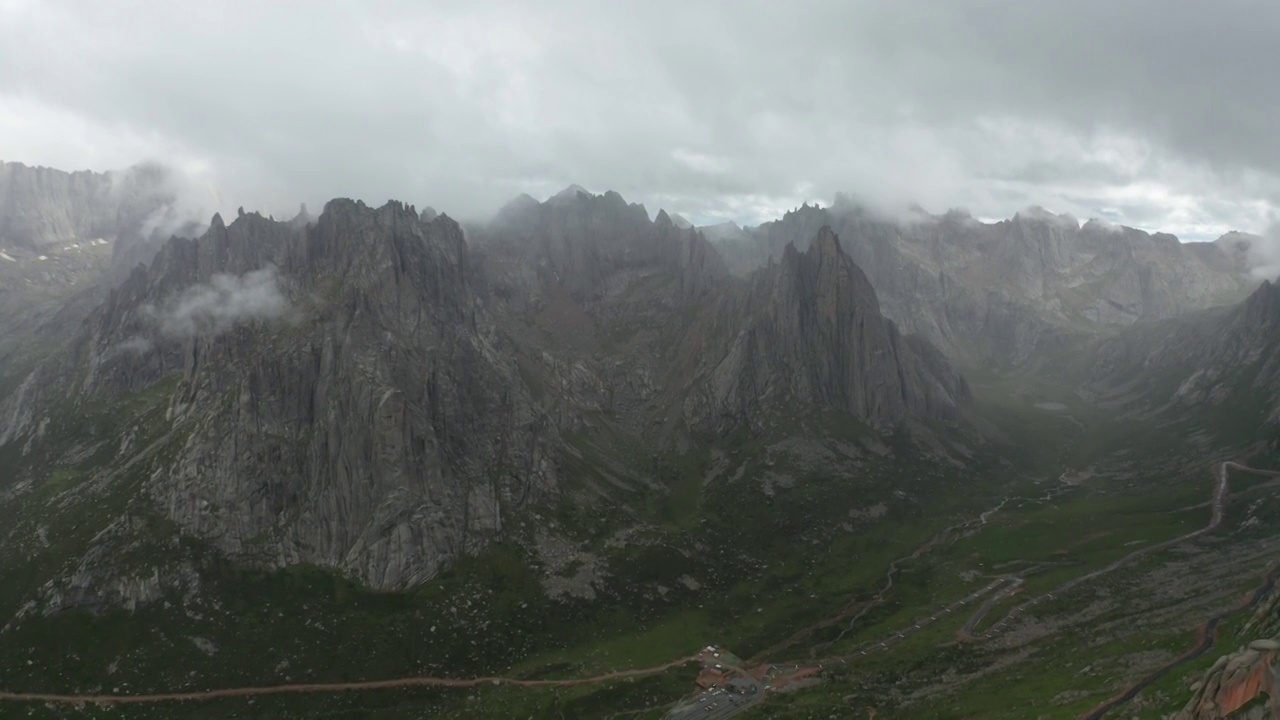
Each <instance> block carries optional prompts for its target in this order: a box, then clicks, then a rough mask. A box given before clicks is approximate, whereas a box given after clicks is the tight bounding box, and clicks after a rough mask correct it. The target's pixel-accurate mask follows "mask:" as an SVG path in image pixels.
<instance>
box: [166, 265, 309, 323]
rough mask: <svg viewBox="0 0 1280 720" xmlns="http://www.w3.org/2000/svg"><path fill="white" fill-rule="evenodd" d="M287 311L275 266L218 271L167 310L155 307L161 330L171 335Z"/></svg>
mask: <svg viewBox="0 0 1280 720" xmlns="http://www.w3.org/2000/svg"><path fill="white" fill-rule="evenodd" d="M287 310H288V301H287V300H286V299H285V297H284V294H283V293H282V292H281V291H280V283H279V278H278V277H277V275H276V271H275V268H273V267H267V268H263V269H261V270H254V271H251V272H248V273H245V274H244V275H241V276H236V275H229V274H218V275H214V276H213V277H212V278H211V279H210V281H209V282H208V283H204V284H200V285H195V286H193V287H190V288H187V289H186V290H185V291H183V293H182V294H181V295H180V296H179V297H178V298H177V300H176V301H174V302H173V303H171V304H170V305H169V306H168V307H166V308H164V309H159V310H157V309H155V308H152V309H151V312H152V313H153V314H154V315H155V316H156V317H157V318H158V320H159V325H160V331H161V332H162V333H164V334H165V335H168V336H171V337H191V336H194V335H197V334H201V333H218V332H222V331H224V330H227V329H229V328H231V327H233V326H234V325H237V324H239V323H242V322H248V321H252V320H267V319H272V318H278V317H281V316H283V315H284V314H285V312H286V311H287Z"/></svg>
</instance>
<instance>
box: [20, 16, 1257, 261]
mask: <svg viewBox="0 0 1280 720" xmlns="http://www.w3.org/2000/svg"><path fill="white" fill-rule="evenodd" d="M1278 36H1280V3H1276V2H1274V0H1259V1H1257V2H1250V1H1246V0H1235V1H1232V0H1226V1H1224V0H1218V1H1217V2H1193V1H1191V0H1185V1H1183V0H1125V1H1124V2H1117V1H1116V0H1063V1H1062V2H1049V1H1046V2H1026V1H1025V0H1022V1H1014V0H986V1H980V0H972V1H959V0H934V1H932V2H925V1H924V0H919V1H916V0H890V1H886V2H857V1H855V0H832V1H831V2H796V3H784V2H776V1H773V0H770V1H767V2H765V1H760V2H754V1H752V0H733V1H732V2H695V3H690V2H686V1H681V2H666V1H665V0H644V1H643V2H617V3H600V2H595V1H590V2H576V1H574V0H539V1H538V2H518V3H517V2H511V3H498V2H484V1H479V2H477V1H476V0H468V1H466V2H379V3H371V2H349V3H345V2H333V3H325V4H324V7H321V3H302V2H286V1H284V0H270V1H268V0H254V1H253V2H221V1H219V0H201V1H200V2H170V1H167V0H166V1H164V2H141V1H138V2H131V1H128V0H112V1H111V2H70V1H63V0H0V159H5V160H17V161H22V162H26V163H28V164H42V165H51V166H54V167H59V168H63V169H80V168H91V169H97V170H105V169H111V168H121V167H124V166H127V165H130V164H133V163H135V162H138V161H142V160H146V159H160V160H162V161H167V162H169V163H171V164H174V165H176V166H178V167H180V168H182V169H183V170H185V171H186V172H188V173H190V174H191V175H192V176H194V177H196V178H198V180H199V182H200V183H201V184H202V186H206V187H216V188H217V189H218V191H219V193H220V195H219V198H220V200H219V202H220V204H221V205H222V206H223V207H224V208H228V207H230V208H234V207H235V206H236V205H244V206H245V207H246V208H249V209H255V208H256V209H262V210H263V211H265V212H274V213H276V214H281V213H285V212H292V211H293V210H294V209H295V208H296V205H297V203H298V202H299V201H306V202H309V203H316V204H319V203H322V202H323V201H324V200H325V199H327V198H330V197H333V196H350V197H358V198H362V199H364V200H366V201H367V202H372V203H381V202H382V201H385V200H387V199H389V198H395V199H401V200H405V201H407V202H412V203H414V204H416V205H418V206H419V207H421V206H423V205H432V206H434V207H436V208H438V209H441V210H445V211H447V212H450V213H451V214H454V215H457V216H464V217H465V216H469V215H476V214H479V213H484V212H486V211H491V210H493V209H495V208H496V207H497V206H499V205H500V204H501V203H503V202H504V201H506V200H508V199H510V198H511V197H513V196H514V195H516V194H517V193H519V192H522V191H523V192H529V193H530V194H533V195H534V196H535V197H544V196H546V195H548V194H550V193H552V192H554V191H556V190H558V189H560V188H562V187H564V186H565V185H567V184H569V183H579V184H581V185H583V186H585V187H587V188H588V189H591V190H594V191H603V190H606V189H615V190H618V191H619V192H621V193H622V194H623V195H624V196H626V197H627V198H628V199H630V200H633V201H639V202H644V203H645V204H646V205H647V206H648V207H649V209H650V210H651V211H656V209H657V208H658V207H665V208H667V209H668V210H673V211H676V212H680V213H682V214H684V215H686V216H688V217H690V218H691V219H693V220H695V221H699V222H713V221H717V220H722V219H733V220H737V221H739V222H744V223H751V224H754V223H756V222H759V221H760V220H763V219H769V218H771V217H774V216H776V215H778V214H780V213H781V212H783V211H784V210H786V209H788V208H790V207H793V206H795V205H798V204H799V203H800V202H802V201H815V200H816V201H822V202H823V203H824V204H825V203H826V202H829V201H830V199H831V198H832V197H833V195H834V194H835V192H837V191H840V190H846V191H850V192H853V193H856V194H860V195H863V196H865V197H867V198H870V199H872V200H875V201H878V202H886V203H905V202H910V201H915V202H919V203H920V204H922V205H923V206H924V207H926V208H927V209H929V210H931V211H935V212H940V211H942V210H945V209H946V208H948V207H953V206H958V207H965V208H967V209H969V210H970V211H971V212H972V213H973V214H974V215H976V216H979V217H986V218H993V217H1003V216H1008V215H1010V214H1012V213H1013V212H1015V211H1016V210H1018V209H1019V208H1021V207H1024V206H1027V205H1030V204H1038V205H1042V206H1044V207H1046V208H1048V209H1050V210H1053V211H1056V212H1070V213H1072V214H1075V215H1077V216H1078V217H1080V218H1082V219H1083V218H1088V217H1102V218H1105V219H1108V220H1111V221H1113V222H1121V223H1125V224H1130V225H1134V226H1137V227H1143V228H1146V229H1152V230H1154V229H1164V230H1169V231H1172V232H1175V233H1177V234H1178V235H1179V236H1181V237H1182V238H1184V239H1205V238H1211V237H1215V236H1217V235H1218V234H1220V233H1221V232H1223V231H1226V230H1228V229H1233V228H1234V229H1243V230H1251V231H1259V230H1262V229H1263V228H1264V227H1266V226H1267V225H1268V224H1269V222H1270V213H1271V212H1272V208H1273V207H1280V77H1278V76H1280V43H1277V42H1276V38H1277V37H1278Z"/></svg>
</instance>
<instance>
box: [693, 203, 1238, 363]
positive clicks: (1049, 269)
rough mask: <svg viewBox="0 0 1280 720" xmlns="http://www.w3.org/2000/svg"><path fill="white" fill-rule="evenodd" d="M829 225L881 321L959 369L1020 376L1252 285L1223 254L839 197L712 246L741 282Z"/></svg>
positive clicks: (1218, 248) (1031, 214) (1064, 226)
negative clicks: (1103, 334)
mask: <svg viewBox="0 0 1280 720" xmlns="http://www.w3.org/2000/svg"><path fill="white" fill-rule="evenodd" d="M823 225H830V226H831V227H832V228H834V229H835V231H836V232H837V234H839V236H840V237H841V239H842V241H843V243H844V246H845V249H846V250H847V252H848V253H849V254H850V256H851V257H852V258H853V260H854V262H856V263H857V264H858V266H859V267H861V268H863V270H865V271H866V273H867V276H868V277H869V278H870V279H871V282H872V284H873V285H874V286H875V289H876V293H877V295H878V296H879V298H880V301H881V304H882V306H883V309H884V313H885V315H886V316H888V317H889V318H891V319H892V320H894V321H895V322H897V323H898V324H899V325H900V326H901V327H902V328H903V330H904V331H905V332H908V333H912V334H918V335H921V336H922V337H925V338H927V339H929V340H930V341H932V342H933V343H935V344H936V345H938V347H940V348H942V349H943V350H944V351H945V352H946V353H947V354H948V355H949V356H951V357H952V358H955V359H957V360H960V361H962V362H965V363H967V364H976V365H984V364H990V363H992V362H995V363H999V364H1002V365H1025V364H1027V363H1028V362H1030V361H1031V360H1033V359H1034V358H1035V357H1036V356H1038V355H1044V354H1046V353H1049V352H1051V351H1055V350H1057V349H1059V348H1062V347H1065V346H1067V345H1069V344H1071V343H1072V342H1073V341H1074V340H1073V338H1077V337H1079V336H1080V335H1083V334H1088V333H1091V332H1096V331H1098V330H1105V329H1108V328H1116V327H1123V326H1127V325H1130V324H1132V323H1134V322H1136V321H1138V320H1153V319H1161V318H1170V317H1175V316H1177V315H1180V314H1183V313H1185V312H1188V311H1190V310H1195V309H1200V308H1205V307H1209V306H1211V305H1215V304H1225V303H1229V302H1233V301H1235V300H1238V299H1240V298H1242V297H1244V295H1245V294H1247V292H1248V290H1249V289H1250V288H1251V287H1252V286H1253V285H1254V284H1256V283H1255V281H1252V280H1251V279H1250V278H1249V276H1248V274H1247V273H1246V272H1245V267H1246V266H1245V264H1244V263H1245V257H1244V255H1242V254H1241V251H1240V250H1239V249H1238V248H1237V249H1235V250H1233V249H1232V247H1231V245H1232V243H1230V242H1221V243H1213V244H1203V243H1202V244H1188V245H1183V244H1181V243H1179V242H1178V241H1177V239H1176V238H1174V237H1173V236H1170V235H1164V234H1159V233H1158V234H1155V235H1149V234H1147V233H1145V232H1142V231H1139V230H1134V229H1132V228H1121V227H1115V226H1110V225H1106V224H1104V223H1101V222H1098V221H1090V222H1088V223H1085V224H1084V225H1083V226H1081V225H1080V224H1079V222H1078V221H1076V220H1075V218H1072V217H1070V216H1067V215H1062V216H1058V215H1053V214H1051V213H1048V212H1046V211H1044V210H1042V209H1039V208H1030V209H1028V210H1026V211H1024V212H1021V213H1019V214H1017V215H1016V216H1014V217H1013V218H1012V219H1011V220H1006V221H1001V222H997V223H982V222H978V221H976V220H974V219H973V218H971V217H969V216H968V215H967V214H965V213H963V212H960V211H951V212H948V213H946V214H944V215H940V216H935V215H929V214H927V213H924V212H923V211H915V212H914V213H912V214H910V216H908V217H902V218H889V217H886V216H884V215H881V214H878V213H876V212H873V211H870V210H868V209H866V208H864V207H862V206H860V205H858V204H857V203H856V202H854V201H852V200H850V199H848V198H845V197H841V198H838V199H837V201H836V204H835V205H834V206H832V207H831V208H821V207H816V206H807V205H806V206H803V207H801V208H798V209H796V210H794V211H792V212H789V213H787V214H786V215H785V216H784V217H783V218H782V219H780V220H778V221H776V222H771V223H765V224H763V225H761V226H759V227H758V228H754V229H751V230H749V231H746V232H745V233H744V234H745V235H746V238H745V239H743V238H742V237H741V236H735V234H734V233H723V234H718V236H719V237H723V238H724V240H722V241H721V242H719V243H718V246H719V247H720V248H721V249H722V250H723V251H724V252H725V253H726V256H727V258H728V259H729V264H730V266H731V267H733V268H734V269H735V271H736V272H739V273H742V272H745V271H748V270H749V269H751V268H754V267H758V266H759V265H761V264H763V263H764V262H766V261H767V259H768V258H770V257H774V258H777V257H780V255H781V253H782V252H783V248H784V247H785V246H786V245H787V244H788V243H794V244H796V246H797V247H798V248H801V249H803V248H804V247H805V246H806V244H807V243H808V241H809V240H810V239H811V238H812V237H814V234H815V233H816V231H817V229H818V228H819V227H821V226H823Z"/></svg>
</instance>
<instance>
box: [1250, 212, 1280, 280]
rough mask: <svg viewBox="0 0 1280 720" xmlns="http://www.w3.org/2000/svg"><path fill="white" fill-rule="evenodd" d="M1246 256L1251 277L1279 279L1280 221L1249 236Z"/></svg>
mask: <svg viewBox="0 0 1280 720" xmlns="http://www.w3.org/2000/svg"><path fill="white" fill-rule="evenodd" d="M1246 257H1247V259H1248V262H1249V266H1250V267H1251V268H1252V269H1251V270H1250V273H1251V274H1252V275H1253V277H1255V278H1257V279H1259V280H1271V281H1276V280H1278V279H1280V222H1278V223H1273V224H1272V225H1271V226H1270V227H1268V228H1267V230H1266V232H1264V233H1262V234H1261V235H1257V236H1254V237H1251V238H1249V248H1248V250H1247V252H1246Z"/></svg>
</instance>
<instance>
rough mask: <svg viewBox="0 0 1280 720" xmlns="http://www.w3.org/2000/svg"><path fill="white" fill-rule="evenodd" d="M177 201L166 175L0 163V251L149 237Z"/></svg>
mask: <svg viewBox="0 0 1280 720" xmlns="http://www.w3.org/2000/svg"><path fill="white" fill-rule="evenodd" d="M174 200H175V197H174V195H173V190H172V189H171V186H170V178H169V171H168V170H166V169H165V168H164V167H162V166H159V165H139V166H137V167H133V168H130V169H129V170H125V171H123V172H111V173H95V172H89V171H81V172H73V173H68V172H63V171H61V170H54V169H52V168H46V167H28V166H26V165H23V164H22V163H11V162H0V249H3V248H15V247H16V248H27V249H32V250H36V249H40V248H43V247H47V246H51V245H57V244H65V243H72V242H87V241H91V240H94V239H98V238H102V239H106V240H115V239H116V238H117V237H118V236H120V235H139V234H144V235H145V234H149V233H146V232H143V230H144V226H145V225H147V224H148V222H151V223H153V224H156V225H158V224H161V223H162V221H164V220H165V217H164V215H165V212H166V209H167V208H170V206H171V205H172V203H173V202H174Z"/></svg>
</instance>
